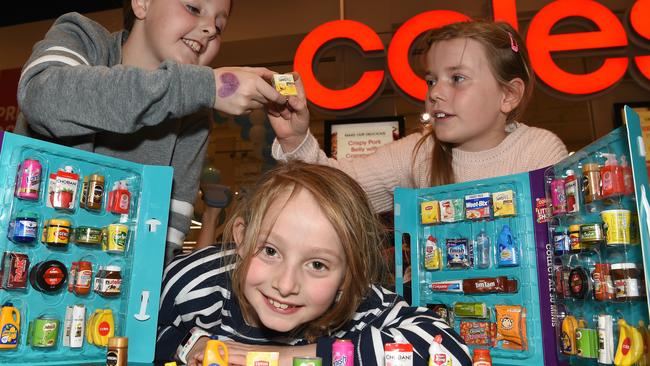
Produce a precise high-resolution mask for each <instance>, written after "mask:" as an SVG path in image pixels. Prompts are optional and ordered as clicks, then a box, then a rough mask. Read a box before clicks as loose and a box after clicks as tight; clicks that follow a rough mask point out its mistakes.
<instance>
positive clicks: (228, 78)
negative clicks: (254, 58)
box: [217, 72, 239, 98]
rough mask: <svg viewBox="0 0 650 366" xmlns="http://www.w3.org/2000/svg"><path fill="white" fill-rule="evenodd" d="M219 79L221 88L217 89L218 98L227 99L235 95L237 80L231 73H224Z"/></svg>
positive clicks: (237, 86) (237, 85)
mask: <svg viewBox="0 0 650 366" xmlns="http://www.w3.org/2000/svg"><path fill="white" fill-rule="evenodd" d="M219 79H220V80H221V86H220V87H219V90H218V91H217V94H218V95H219V97H220V98H227V97H229V96H231V95H233V94H235V92H236V91H237V88H239V80H238V79H237V76H235V74H233V73H232V72H225V73H223V74H221V75H220V76H219Z"/></svg>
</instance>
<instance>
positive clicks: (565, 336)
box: [560, 315, 578, 355]
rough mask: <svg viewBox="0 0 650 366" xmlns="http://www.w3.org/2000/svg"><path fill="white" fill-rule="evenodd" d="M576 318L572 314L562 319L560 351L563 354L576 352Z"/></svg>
mask: <svg viewBox="0 0 650 366" xmlns="http://www.w3.org/2000/svg"><path fill="white" fill-rule="evenodd" d="M577 329H578V320H577V319H576V317H575V316H573V315H567V316H566V317H564V320H562V332H561V333H560V351H562V353H563V354H565V355H575V354H576V330H577Z"/></svg>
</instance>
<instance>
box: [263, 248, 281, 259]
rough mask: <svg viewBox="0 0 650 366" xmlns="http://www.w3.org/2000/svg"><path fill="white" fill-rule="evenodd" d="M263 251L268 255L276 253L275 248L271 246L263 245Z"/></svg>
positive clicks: (271, 255)
mask: <svg viewBox="0 0 650 366" xmlns="http://www.w3.org/2000/svg"><path fill="white" fill-rule="evenodd" d="M263 251H264V255H267V256H269V257H273V256H275V255H276V254H278V251H277V250H275V248H271V247H264V249H263Z"/></svg>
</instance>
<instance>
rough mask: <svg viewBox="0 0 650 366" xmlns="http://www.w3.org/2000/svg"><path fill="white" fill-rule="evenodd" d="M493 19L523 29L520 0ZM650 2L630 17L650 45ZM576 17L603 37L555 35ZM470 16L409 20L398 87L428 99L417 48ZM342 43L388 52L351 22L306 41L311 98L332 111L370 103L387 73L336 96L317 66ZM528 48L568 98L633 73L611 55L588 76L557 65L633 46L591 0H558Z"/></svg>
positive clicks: (442, 13)
mask: <svg viewBox="0 0 650 366" xmlns="http://www.w3.org/2000/svg"><path fill="white" fill-rule="evenodd" d="M492 10H493V17H494V19H496V20H502V21H505V22H508V23H510V24H511V25H512V26H513V27H514V28H515V29H518V19H517V8H516V4H515V0H492ZM647 14H650V0H639V1H637V2H636V3H635V4H634V6H633V8H632V10H631V11H630V25H631V28H632V29H633V30H634V31H635V32H636V33H637V34H638V35H639V36H640V37H642V38H643V39H644V40H650V22H648V21H647V20H646V18H647ZM568 17H581V18H585V19H588V20H590V21H592V22H593V23H594V24H596V26H597V27H598V30H597V31H593V32H581V33H570V34H551V29H552V28H553V27H554V26H555V24H557V22H559V21H561V20H563V19H565V18H568ZM465 19H467V16H466V15H464V14H461V13H459V12H455V11H449V10H433V11H428V12H424V13H421V14H418V15H416V16H414V17H413V18H411V19H409V20H407V21H406V22H405V23H404V24H403V25H402V26H401V27H400V28H399V29H398V30H397V31H396V32H395V34H394V35H393V38H392V40H391V42H390V44H389V46H388V52H387V63H388V70H389V72H390V76H391V77H392V79H393V81H394V82H395V85H396V86H397V87H398V88H399V89H400V90H402V91H403V92H404V93H406V94H407V95H409V96H411V97H412V98H415V99H417V100H424V97H425V95H426V84H425V82H424V80H422V79H421V78H420V77H419V76H417V75H416V74H415V72H414V71H413V70H412V69H411V67H410V64H409V60H408V57H409V48H410V47H411V44H412V43H413V41H414V40H415V39H416V38H417V37H418V36H420V35H421V34H422V33H424V32H426V31H427V30H429V29H432V28H436V27H440V26H443V25H445V24H448V23H452V22H456V21H460V20H465ZM336 39H349V40H352V41H353V42H355V43H357V44H358V45H359V47H360V48H361V49H362V50H363V51H364V52H377V51H384V50H385V49H384V45H383V44H382V42H381V40H380V39H379V37H378V36H377V34H376V33H375V32H374V31H373V30H372V29H370V28H369V27H367V26H366V25H364V24H362V23H359V22H354V21H350V20H340V21H332V22H328V23H325V24H323V25H321V26H319V27H317V28H316V29H314V30H313V31H312V32H310V33H309V34H308V35H307V36H306V37H305V39H304V40H303V41H302V43H301V44H300V46H299V47H298V50H297V51H296V55H295V58H294V69H295V70H296V71H298V72H299V73H300V74H301V76H302V78H303V82H304V84H305V90H306V92H307V97H308V99H309V100H310V101H311V102H312V103H314V104H315V105H317V106H319V107H321V108H323V109H330V110H345V109H349V108H353V107H356V106H358V105H360V104H362V103H364V102H366V101H368V100H369V99H370V98H371V97H372V96H373V95H375V94H376V93H377V91H378V90H379V88H380V86H381V84H382V82H383V79H384V76H385V75H384V71H382V70H373V71H366V72H364V73H363V74H362V76H361V78H360V80H359V81H358V82H357V83H356V84H354V85H353V86H351V87H349V88H346V89H343V90H334V89H329V88H326V87H324V86H323V85H322V84H320V83H319V82H318V80H317V79H316V76H315V75H314V72H313V62H314V58H315V56H316V53H317V52H318V50H319V49H320V48H321V47H322V46H323V45H325V44H326V43H328V42H330V41H333V40H336ZM526 43H527V44H528V46H529V52H530V58H531V63H532V65H533V69H534V70H535V72H536V74H537V75H538V76H539V78H540V79H541V80H542V81H544V83H546V84H547V85H548V86H550V87H551V88H553V89H555V90H558V91H561V92H563V93H566V94H578V95H587V94H592V93H597V92H600V91H603V90H605V89H607V88H609V87H611V86H613V85H614V84H616V83H617V82H618V81H619V80H620V79H621V78H622V77H623V75H624V74H625V72H626V71H627V68H628V63H629V60H628V58H627V57H608V58H606V59H605V60H604V62H603V64H602V65H601V66H600V67H599V68H598V69H597V70H595V71H593V72H590V73H587V74H573V73H569V72H566V71H565V70H563V69H561V68H560V67H558V66H557V64H556V63H555V61H553V59H552V57H551V54H552V52H561V51H574V50H586V49H615V48H622V47H625V46H627V45H628V41H627V34H626V33H625V29H624V28H623V25H622V24H621V22H620V21H619V20H618V18H616V16H615V15H614V14H613V13H612V12H611V11H610V10H609V9H607V8H606V7H605V6H603V5H602V4H600V3H598V2H596V1H591V0H571V1H568V0H558V1H554V2H552V3H550V4H548V5H546V6H545V7H544V8H542V9H541V10H540V11H539V12H538V13H537V14H536V15H535V16H534V17H533V19H532V21H531V23H530V26H529V29H528V34H527V37H526ZM634 62H635V65H636V67H637V68H638V69H639V71H640V72H641V74H642V75H643V76H644V77H645V78H647V79H650V56H643V55H642V56H636V57H634Z"/></svg>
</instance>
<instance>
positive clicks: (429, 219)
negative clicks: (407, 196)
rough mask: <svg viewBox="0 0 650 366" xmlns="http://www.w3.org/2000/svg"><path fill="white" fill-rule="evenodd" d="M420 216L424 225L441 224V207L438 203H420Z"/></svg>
mask: <svg viewBox="0 0 650 366" xmlns="http://www.w3.org/2000/svg"><path fill="white" fill-rule="evenodd" d="M420 216H421V217H422V223H423V224H436V223H439V222H440V207H439V206H438V201H426V202H422V203H420Z"/></svg>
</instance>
